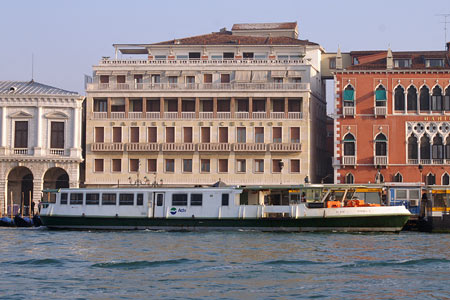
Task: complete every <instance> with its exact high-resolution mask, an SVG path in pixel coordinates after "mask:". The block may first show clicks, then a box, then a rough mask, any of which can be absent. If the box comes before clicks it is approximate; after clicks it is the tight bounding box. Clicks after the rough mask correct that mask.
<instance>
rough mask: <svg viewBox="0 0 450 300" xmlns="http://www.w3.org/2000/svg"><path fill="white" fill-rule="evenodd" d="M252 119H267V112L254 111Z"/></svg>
mask: <svg viewBox="0 0 450 300" xmlns="http://www.w3.org/2000/svg"><path fill="white" fill-rule="evenodd" d="M252 119H267V112H265V111H254V112H252Z"/></svg>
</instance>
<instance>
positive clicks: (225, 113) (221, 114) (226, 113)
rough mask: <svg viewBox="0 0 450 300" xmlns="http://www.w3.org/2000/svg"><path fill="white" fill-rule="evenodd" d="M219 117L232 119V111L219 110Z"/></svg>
mask: <svg viewBox="0 0 450 300" xmlns="http://www.w3.org/2000/svg"><path fill="white" fill-rule="evenodd" d="M217 119H231V112H229V111H218V112H217Z"/></svg>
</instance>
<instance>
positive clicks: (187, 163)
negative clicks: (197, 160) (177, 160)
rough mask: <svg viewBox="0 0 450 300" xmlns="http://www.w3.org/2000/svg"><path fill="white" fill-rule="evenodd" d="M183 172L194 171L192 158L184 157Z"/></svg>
mask: <svg viewBox="0 0 450 300" xmlns="http://www.w3.org/2000/svg"><path fill="white" fill-rule="evenodd" d="M183 172H184V173H192V159H183Z"/></svg>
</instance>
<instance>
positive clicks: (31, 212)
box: [28, 190, 34, 219]
mask: <svg viewBox="0 0 450 300" xmlns="http://www.w3.org/2000/svg"><path fill="white" fill-rule="evenodd" d="M32 201H33V199H31V190H30V203H29V205H30V206H29V207H28V210H29V211H30V219H31V216H32V214H34V211H32V210H31V208H32V207H33V206H32V205H31V203H32Z"/></svg>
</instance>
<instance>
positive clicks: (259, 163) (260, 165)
mask: <svg viewBox="0 0 450 300" xmlns="http://www.w3.org/2000/svg"><path fill="white" fill-rule="evenodd" d="M255 173H264V159H255Z"/></svg>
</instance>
